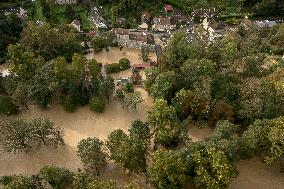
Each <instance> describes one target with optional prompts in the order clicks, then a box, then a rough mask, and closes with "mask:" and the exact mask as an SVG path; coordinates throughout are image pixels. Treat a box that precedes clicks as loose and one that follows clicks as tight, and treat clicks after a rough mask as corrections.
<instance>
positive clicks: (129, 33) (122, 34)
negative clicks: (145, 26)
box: [112, 28, 155, 51]
mask: <svg viewBox="0 0 284 189" xmlns="http://www.w3.org/2000/svg"><path fill="white" fill-rule="evenodd" d="M112 33H113V34H114V35H115V41H116V42H117V43H118V45H119V46H121V47H127V48H134V49H141V48H142V47H147V48H149V49H150V50H151V51H154V49H155V41H154V36H153V35H151V34H149V33H147V32H141V31H137V30H131V29H122V28H113V29H112Z"/></svg>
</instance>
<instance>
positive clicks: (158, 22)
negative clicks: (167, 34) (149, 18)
mask: <svg viewBox="0 0 284 189" xmlns="http://www.w3.org/2000/svg"><path fill="white" fill-rule="evenodd" d="M152 29H153V30H154V31H167V30H174V29H176V24H175V23H174V22H173V20H172V19H171V17H155V18H154V19H153V26H152Z"/></svg>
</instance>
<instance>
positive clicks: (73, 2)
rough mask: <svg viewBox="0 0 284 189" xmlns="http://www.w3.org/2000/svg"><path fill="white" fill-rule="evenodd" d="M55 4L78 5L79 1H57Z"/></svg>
mask: <svg viewBox="0 0 284 189" xmlns="http://www.w3.org/2000/svg"><path fill="white" fill-rule="evenodd" d="M54 3H55V4H59V5H69V4H76V3H77V0H55V1H54Z"/></svg>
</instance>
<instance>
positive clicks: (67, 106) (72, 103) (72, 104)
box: [63, 96, 77, 112]
mask: <svg viewBox="0 0 284 189" xmlns="http://www.w3.org/2000/svg"><path fill="white" fill-rule="evenodd" d="M76 106H77V103H76V100H75V98H74V97H73V96H67V97H66V98H65V99H64V102H63V108H64V110H65V111H66V112H75V110H76Z"/></svg>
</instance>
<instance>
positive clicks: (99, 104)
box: [89, 97, 105, 113]
mask: <svg viewBox="0 0 284 189" xmlns="http://www.w3.org/2000/svg"><path fill="white" fill-rule="evenodd" d="M89 105H90V109H91V110H92V111H94V112H99V113H102V112H103V111H104V109H105V103H104V101H103V100H102V99H100V98H98V97H92V98H91V99H90V103H89Z"/></svg>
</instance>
